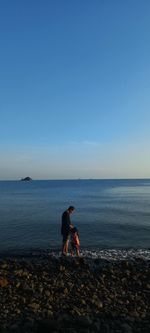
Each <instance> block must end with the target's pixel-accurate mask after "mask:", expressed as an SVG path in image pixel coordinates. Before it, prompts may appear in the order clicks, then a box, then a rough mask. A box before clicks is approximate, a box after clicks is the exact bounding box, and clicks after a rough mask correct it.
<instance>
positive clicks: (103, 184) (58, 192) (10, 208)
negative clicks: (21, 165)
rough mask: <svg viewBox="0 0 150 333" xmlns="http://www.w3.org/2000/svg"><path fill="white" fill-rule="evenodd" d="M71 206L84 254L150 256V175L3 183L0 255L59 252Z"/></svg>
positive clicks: (72, 217) (0, 185)
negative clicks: (63, 219) (64, 220)
mask: <svg viewBox="0 0 150 333" xmlns="http://www.w3.org/2000/svg"><path fill="white" fill-rule="evenodd" d="M70 205H73V206H75V211H74V213H73V214H72V215H71V221H72V223H73V224H74V226H76V227H77V228H78V231H79V235H80V243H81V256H89V257H92V258H102V259H109V260H118V259H126V258H142V259H145V260H150V179H76V180H31V181H20V180H18V181H0V254H1V255H3V254H5V253H11V254H12V253H20V254H22V253H32V254H35V255H38V254H39V253H48V254H51V255H52V254H53V255H56V254H57V255H59V254H60V251H61V245H62V237H61V233H60V230H61V215H62V213H63V212H64V211H65V210H66V209H67V208H68V206H70Z"/></svg>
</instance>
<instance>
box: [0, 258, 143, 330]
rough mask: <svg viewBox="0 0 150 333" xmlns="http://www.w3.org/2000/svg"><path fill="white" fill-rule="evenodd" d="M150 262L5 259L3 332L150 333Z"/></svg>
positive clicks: (0, 277) (1, 267)
mask: <svg viewBox="0 0 150 333" xmlns="http://www.w3.org/2000/svg"><path fill="white" fill-rule="evenodd" d="M149 281H150V263H149V261H144V260H143V261H140V262H139V261H136V260H134V261H117V262H111V263H110V262H103V265H102V263H101V262H100V260H99V262H98V261H97V262H95V263H94V261H93V262H92V265H90V263H89V262H88V261H86V258H85V259H83V258H76V259H75V258H59V259H58V258H57V259H55V258H52V257H48V258H47V257H45V258H43V259H40V260H39V259H37V258H32V257H31V258H27V259H25V258H20V259H19V260H17V259H15V258H14V259H13V258H12V259H10V258H9V259H5V260H1V261H0V299H1V303H0V332H2V333H3V332H4V333H7V332H23V333H25V332H26V333H28V332H31V333H32V332H33V333H40V332H42V329H43V332H55V333H56V332H61V333H62V332H66V333H67V332H68V333H69V332H71V333H72V332H86V333H87V332H89V333H91V332H102V333H106V332H108V333H109V332H111V333H113V332H116V333H119V332H120V333H121V332H122V333H137V332H143V333H146V332H147V333H148V332H149V327H150V283H149Z"/></svg>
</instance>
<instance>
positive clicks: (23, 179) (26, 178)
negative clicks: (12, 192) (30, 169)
mask: <svg viewBox="0 0 150 333" xmlns="http://www.w3.org/2000/svg"><path fill="white" fill-rule="evenodd" d="M30 180H32V178H30V177H25V178H22V179H21V181H27V182H28V181H30Z"/></svg>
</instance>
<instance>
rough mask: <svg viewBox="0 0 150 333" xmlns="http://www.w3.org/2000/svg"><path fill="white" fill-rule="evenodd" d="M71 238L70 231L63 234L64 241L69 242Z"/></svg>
mask: <svg viewBox="0 0 150 333" xmlns="http://www.w3.org/2000/svg"><path fill="white" fill-rule="evenodd" d="M69 238H70V234H69V233H66V234H63V242H67V240H69Z"/></svg>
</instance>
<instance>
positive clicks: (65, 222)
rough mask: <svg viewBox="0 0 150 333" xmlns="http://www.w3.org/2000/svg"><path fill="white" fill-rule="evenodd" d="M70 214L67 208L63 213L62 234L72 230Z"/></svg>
mask: <svg viewBox="0 0 150 333" xmlns="http://www.w3.org/2000/svg"><path fill="white" fill-rule="evenodd" d="M70 224H71V221H70V214H69V213H68V211H67V210H66V211H65V212H64V213H63V214H62V224H61V234H62V235H64V234H65V235H66V234H69V232H70Z"/></svg>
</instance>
